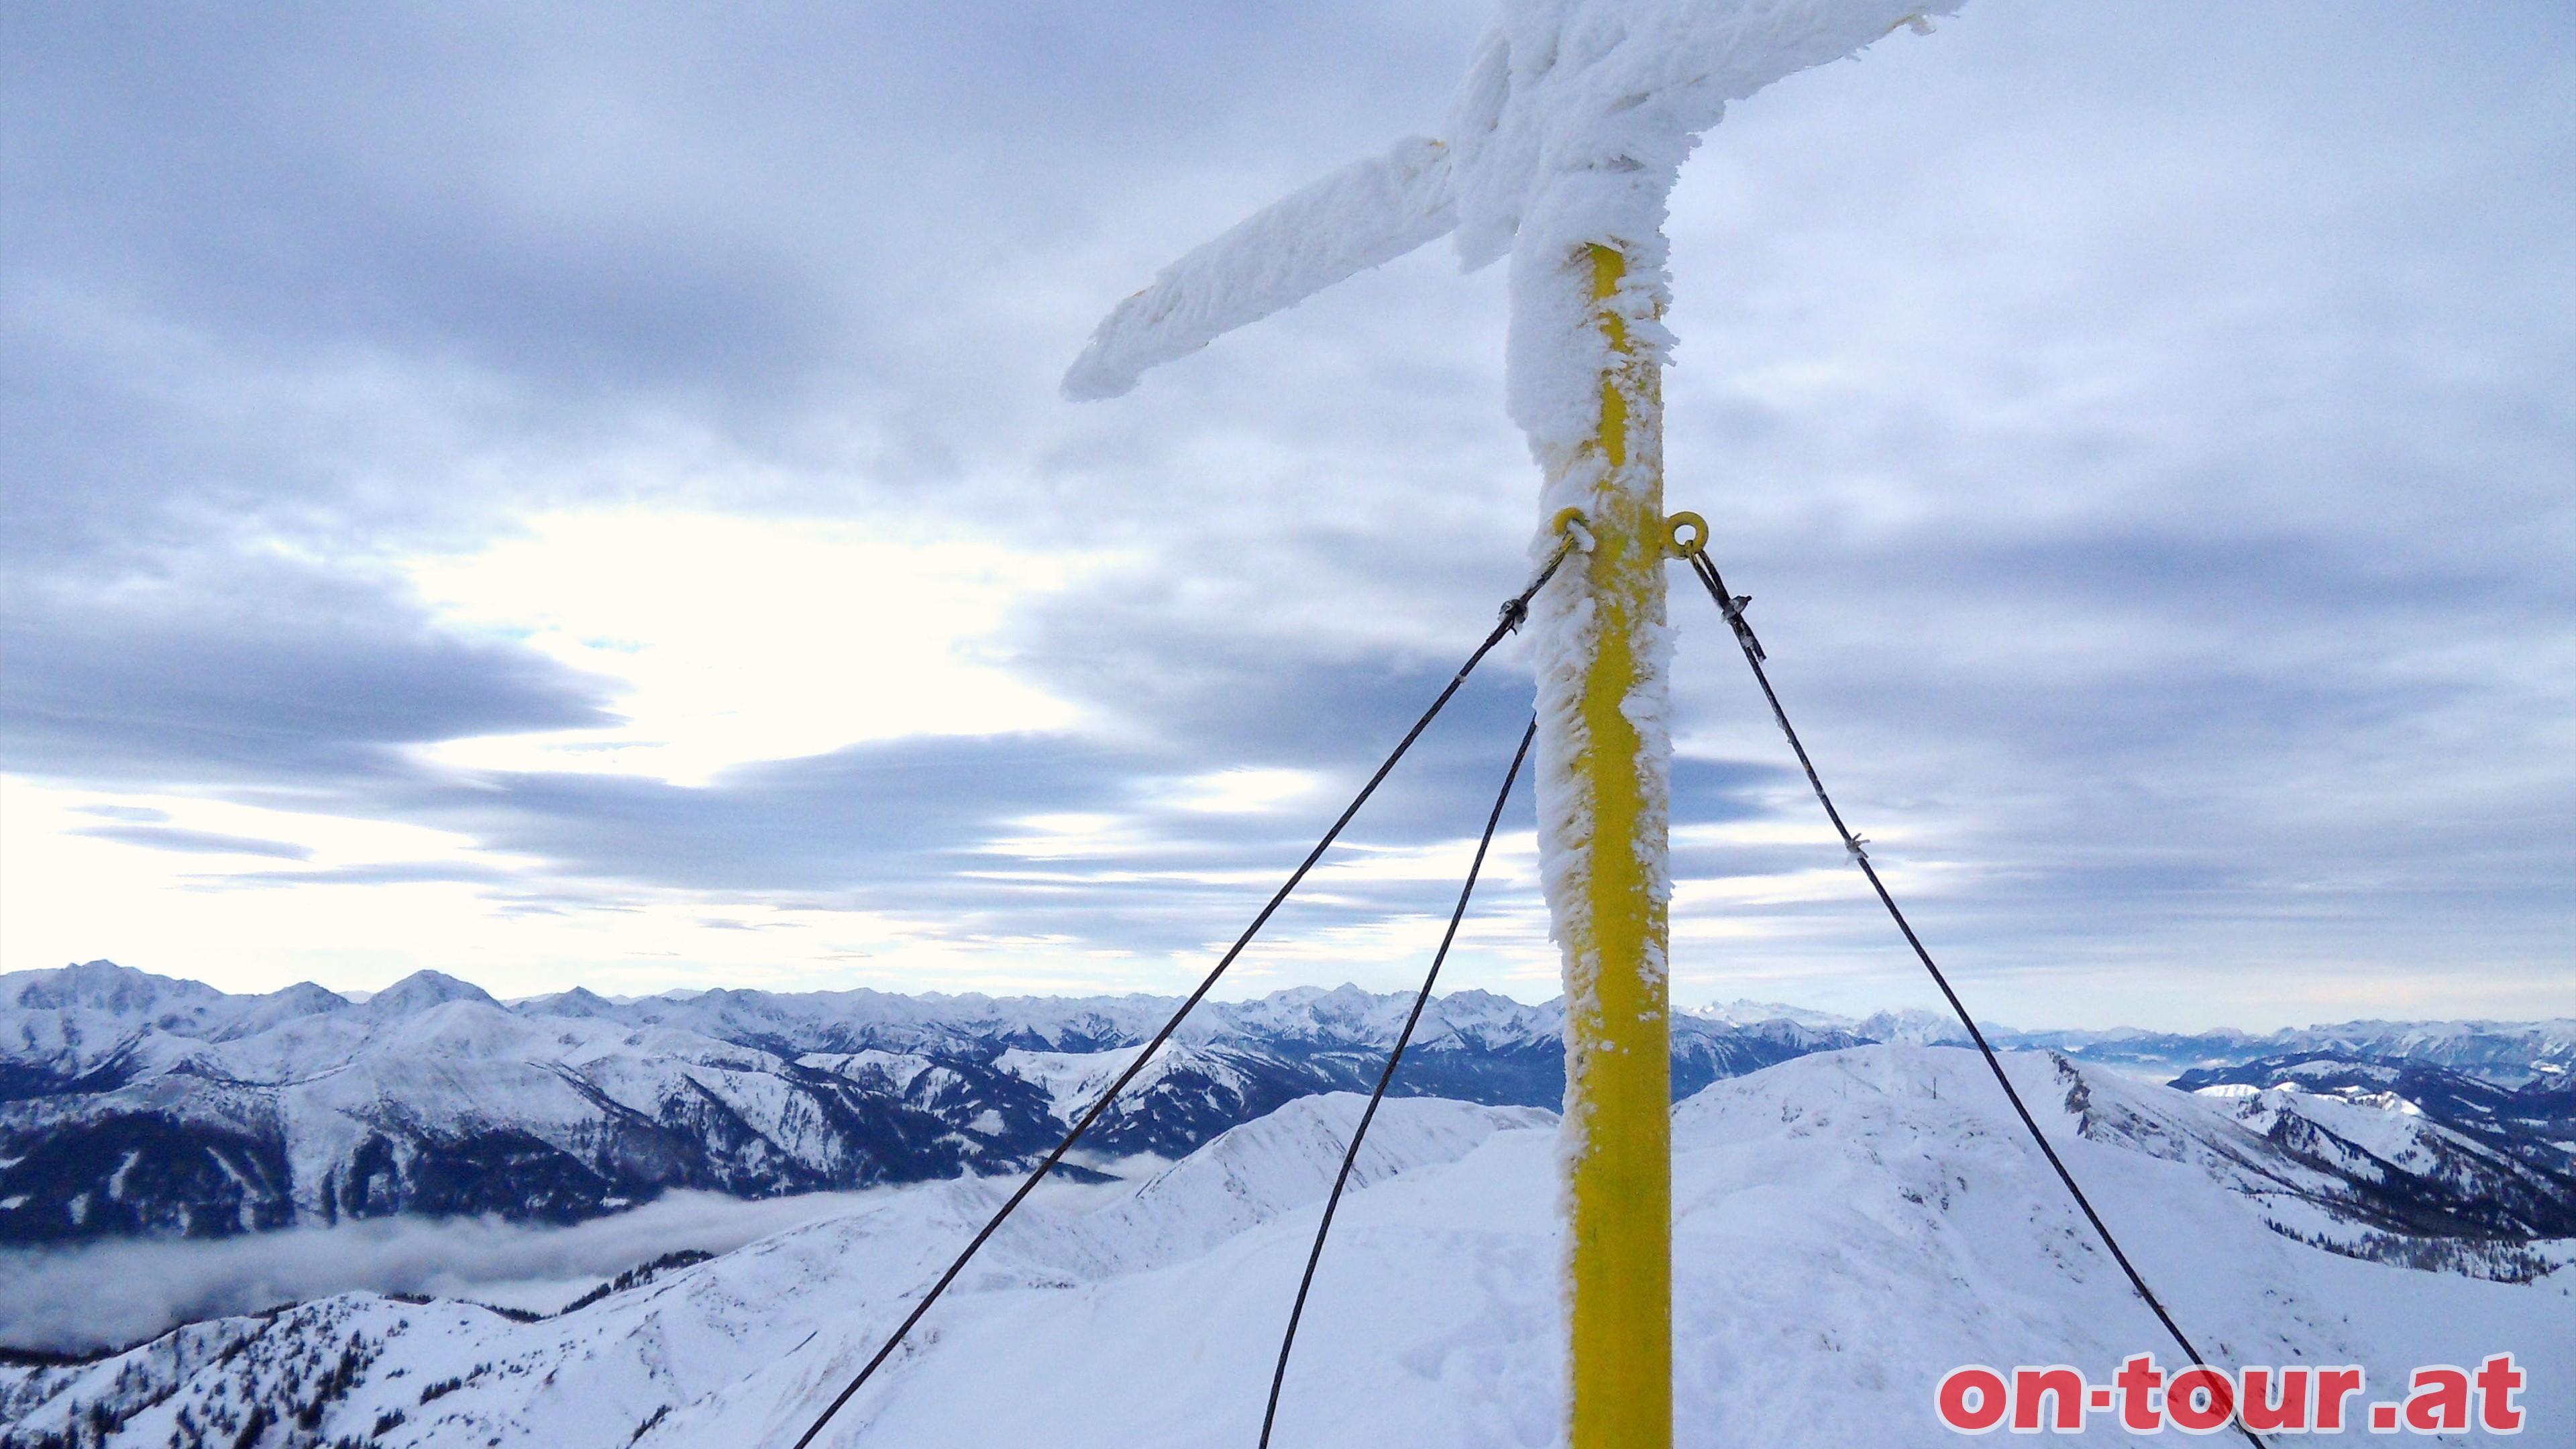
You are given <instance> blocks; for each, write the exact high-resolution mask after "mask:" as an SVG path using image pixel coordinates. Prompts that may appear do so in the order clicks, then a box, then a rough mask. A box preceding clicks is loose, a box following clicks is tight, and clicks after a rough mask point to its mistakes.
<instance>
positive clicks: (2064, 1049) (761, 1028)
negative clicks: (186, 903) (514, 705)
mask: <svg viewBox="0 0 2576 1449" xmlns="http://www.w3.org/2000/svg"><path fill="white" fill-rule="evenodd" d="M1176 1004H1177V1003H1176V1001H1175V1000H1173V999H1171V998H1165V997H1156V996H1142V995H1136V996H1118V997H1093V998H1037V997H1026V998H993V997H986V996H977V995H961V996H942V995H925V996H903V995H894V994H888V993H883V992H876V991H866V990H860V991H846V992H814V993H800V994H781V993H770V992H760V991H708V992H702V993H687V994H680V993H675V994H672V995H666V996H656V997H647V998H643V999H640V1000H629V1001H611V1000H609V999H607V998H604V997H600V996H596V995H593V994H591V993H589V992H586V991H571V992H566V993H563V994H560V995H555V996H546V997H538V998H534V999H530V1000H523V1001H516V1002H511V1003H506V1004H505V1003H503V1002H500V1001H498V1000H495V999H494V998H493V997H492V996H490V995H489V994H487V993H486V992H484V991H483V990H482V989H480V988H478V987H475V986H473V985H470V984H468V983H466V982H463V981H459V980H457V979H455V978H453V977H449V976H442V975H439V974H437V973H435V972H422V973H420V974H418V975H415V976H412V977H410V978H408V979H406V980H404V981H403V982H401V983H399V984H397V985H396V986H394V987H392V988H389V989H388V990H385V991H382V992H378V993H375V994H374V995H372V996H370V997H367V998H366V999H364V1000H363V1001H352V1000H350V999H349V998H347V997H343V996H340V995H337V994H335V993H333V992H330V991H327V990H324V989H323V988H321V987H319V986H314V985H311V984H309V983H308V984H303V985H298V986H293V987H289V988H287V989H285V990H283V991H278V992H273V993H270V994H268V995H264V996H235V995H229V994H227V993H224V992H221V991H218V990H216V989H215V988H213V987H210V986H207V985H204V984H202V983H199V982H194V981H183V980H175V979H172V978H169V977H162V976H155V975H151V974H148V973H145V972H141V971H135V970H132V969H129V968H126V967H122V966H118V965H115V964H114V963H112V962H106V961H92V962H89V963H86V964H84V965H78V966H70V967H65V968H63V969H61V970H57V971H39V972H22V973H16V974H12V975H7V976H0V1243H20V1244H31V1243H48V1242H65V1241H74V1240H82V1239H94V1238H102V1237H113V1236H126V1235H136V1234H156V1235H177V1236H188V1237H220V1236H227V1235H231V1234H237V1233H242V1232H253V1231H259V1230H263V1229H268V1228H276V1227H284V1226H288V1225H292V1224H299V1223H304V1224H309V1223H330V1222H337V1221H343V1220H347V1219H353V1218H370V1217H382V1216H386V1215H390V1214H395V1213H429V1214H482V1213H489V1214H497V1215H499V1216H502V1217H504V1218H509V1219H514V1220H534V1221H551V1222H571V1221H577V1220H580V1219H583V1218H588V1217H595V1216H598V1215H601V1214H605V1213H611V1212H615V1211H617V1210H619V1209H620V1208H623V1207H626V1206H629V1205H631V1204H633V1203H636V1202H639V1201H642V1200H645V1199H648V1198H650V1197H653V1196H655V1195H657V1194H659V1193H661V1192H663V1191H665V1190H668V1189H671V1188H678V1187H689V1188H703V1189H712V1190H716V1191H721V1192H726V1193H731V1194H734V1195H737V1196H745V1197H765V1196H772V1195H776V1194H782V1193H792V1192H801V1191H809V1190H814V1189H819V1188H846V1187H858V1186H868V1185H874V1184H882V1183H896V1182H912V1181H923V1180H929V1179H937V1178H948V1177H955V1176H958V1175H960V1174H961V1173H968V1174H987V1173H993V1172H999V1171H1007V1170H1011V1169H1014V1168H1018V1167H1022V1166H1024V1165H1026V1164H1027V1163H1029V1162H1030V1161H1032V1160H1033V1159H1034V1156H1035V1155H1036V1154H1038V1153H1041V1152H1043V1151H1044V1150H1045V1149H1046V1148H1048V1147H1049V1146H1051V1145H1052V1144H1053V1143H1054V1142H1055V1141H1056V1139H1057V1138H1058V1137H1059V1136H1061V1134H1062V1133H1063V1131H1064V1129H1065V1127H1066V1125H1067V1124H1068V1123H1069V1121H1070V1120H1071V1118H1072V1117H1073V1116H1074V1115H1076V1114H1077V1113H1079V1112H1080V1111H1081V1110H1082V1108H1083V1107H1085V1106H1087V1105H1088V1104H1089V1102H1090V1101H1092V1100H1093V1099H1094V1098H1095V1097H1096V1096H1097V1094H1098V1093H1099V1091H1100V1090H1101V1089H1102V1088H1103V1087H1105V1086H1106V1084H1107V1083H1108V1082H1109V1080H1110V1079H1111V1078H1113V1077H1114V1076H1115V1075H1116V1074H1117V1073H1118V1072H1119V1071H1121V1070H1123V1069H1124V1068H1125V1067H1126V1065H1127V1064H1128V1063H1129V1062H1131V1061H1132V1060H1133V1059H1134V1054H1135V1052H1136V1051H1137V1050H1138V1049H1139V1048H1140V1046H1141V1043H1143V1042H1144V1041H1145V1040H1146V1039H1148V1038H1149V1037H1150V1036H1151V1034H1152V1032H1153V1030H1154V1029H1155V1028H1156V1027H1158V1026H1159V1025H1160V1024H1161V1022H1162V1021H1163V1019H1164V1018H1165V1017H1166V1016H1168V1014H1169V1013H1170V1011H1171V1010H1172V1008H1173V1007H1174V1006H1175V1005H1176ZM1409 1005H1410V998H1409V997H1407V996H1403V995H1397V994H1389V995H1377V994H1373V993H1370V992H1365V991H1361V990H1359V989H1358V988H1356V987H1349V986H1345V987H1342V988H1340V989H1338V990H1332V991H1325V990H1318V989H1313V988H1300V989H1297V990H1292V991H1283V992H1279V993H1277V994H1275V995H1272V996H1268V997H1264V998H1261V999H1259V1000H1256V1001H1248V1002H1210V1003H1207V1004H1205V1005H1203V1006H1202V1007H1201V1008H1200V1009H1199V1011H1198V1012H1197V1013H1196V1014H1195V1015H1194V1016H1193V1018H1192V1020H1191V1022H1190V1023H1189V1024H1188V1026H1186V1027H1185V1028H1184V1030H1183V1031H1182V1033H1181V1034H1180V1036H1179V1037H1178V1038H1176V1039H1175V1041H1174V1042H1173V1043H1172V1044H1171V1045H1170V1046H1168V1047H1167V1048H1166V1049H1165V1050H1164V1052H1163V1053H1162V1054H1161V1056H1160V1057H1159V1058H1158V1059H1157V1060H1156V1061H1155V1062H1153V1063H1152V1064H1150V1065H1149V1066H1148V1067H1147V1069H1146V1071H1145V1072H1144V1073H1143V1074H1142V1075H1140V1076H1139V1078H1138V1079H1137V1082H1136V1084H1135V1086H1134V1087H1133V1088H1131V1090H1130V1092H1129V1094H1128V1095H1127V1096H1126V1097H1124V1098H1122V1100H1121V1101H1120V1103H1119V1104H1118V1105H1117V1107H1116V1108H1115V1109H1113V1111H1112V1112H1111V1113H1110V1115H1108V1116H1107V1117H1106V1118H1104V1119H1103V1121H1102V1122H1101V1124H1100V1125H1099V1126H1098V1127H1097V1128H1096V1129H1095V1130H1094V1132H1093V1133H1092V1135H1091V1136H1090V1137H1089V1138H1087V1139H1086V1144H1085V1145H1086V1149H1087V1150H1088V1151H1089V1152H1090V1153H1091V1154H1093V1160H1095V1161H1097V1160H1098V1159H1099V1158H1101V1157H1118V1156H1126V1155H1131V1154H1136V1153H1151V1154H1156V1155H1160V1156H1164V1157H1175V1158H1176V1157H1180V1156H1183V1155H1186V1154H1187V1153H1189V1152H1191V1151H1193V1150H1195V1149H1196V1148H1198V1147H1200V1146H1201V1145H1203V1144H1205V1143H1207V1142H1208V1141H1210V1140H1212V1139H1213V1138H1215V1137H1216V1136H1218V1135H1219V1134H1221V1133H1223V1132H1224V1131H1226V1130H1227V1129H1229V1128H1232V1127H1235V1126H1238V1125H1241V1124H1243V1123H1246V1122H1249V1121H1252V1120H1254V1119H1256V1118H1259V1117H1262V1116H1265V1115H1267V1114H1269V1113H1270V1112H1272V1111H1274V1110H1276V1109H1277V1108H1279V1107H1280V1106H1282V1105H1284V1104H1286V1103H1288V1102H1291V1101H1294V1100H1296V1099H1298V1098H1301V1097H1307V1096H1312V1095H1314V1094H1316V1093H1321V1092H1329V1091H1349V1090H1361V1091H1364V1090H1366V1089H1367V1087H1368V1086H1369V1085H1370V1084H1371V1083H1372V1082H1373V1081H1374V1079H1375V1076H1376V1073H1377V1071H1378V1068H1379V1066H1380V1064H1381V1063H1382V1062H1383V1060H1384V1054H1385V1052H1386V1050H1387V1047H1388V1046H1389V1045H1390V1044H1391V1043H1392V1041H1393V1039H1394V1036H1395V1033H1396V1031H1397V1030H1398V1029H1399V1027H1400V1026H1401V1024H1402V1021H1403V1018H1404V1013H1405V1011H1406V1009H1407V1007H1408V1006H1409ZM1563 1025H1564V1015H1563V1010H1562V1008H1561V1006H1560V1005H1558V1004H1556V1003H1549V1004H1547V1005H1542V1006H1527V1005H1523V1004H1521V1003H1518V1002H1515V1001H1511V1000H1509V999H1506V998H1503V997H1499V996H1493V995H1489V994H1487V993H1483V992H1475V991H1466V992H1458V993H1455V994H1453V995H1450V996H1446V997H1442V998H1440V999H1439V1000H1437V1001H1435V1002H1434V1003H1433V1004H1432V1006H1431V1007H1430V1009H1429V1011H1428V1012H1427V1013H1426V1015H1425V1017H1424V1020H1423V1024H1422V1027H1421V1030H1420V1031H1419V1032H1418V1034H1417V1036H1416V1038H1415V1042H1414V1046H1413V1048H1412V1050H1411V1051H1410V1052H1409V1053H1408V1054H1407V1056H1406V1060H1405V1066H1404V1069H1403V1071H1402V1073H1401V1074H1400V1076H1399V1077H1398V1079H1397V1086H1396V1091H1397V1092H1398V1093H1399V1094H1402V1095H1409V1096H1427V1097H1447V1098H1454V1099H1459V1100H1464V1101H1469V1102H1476V1103H1482V1104H1486V1105H1489V1106H1525V1107H1545V1108H1550V1109H1553V1108H1554V1107H1556V1106H1557V1105H1558V1103H1559V1101H1560V1099H1561V1097H1562V1095H1563V1091H1564V1064H1563V1053H1562V1046H1561V1033H1562V1030H1563ZM1988 1031H1989V1034H1990V1035H1991V1036H1992V1037H1993V1038H1994V1039H1995V1042H1996V1045H1998V1046H1999V1047H2005V1048H2008V1049H2015V1050H2030V1049H2046V1050H2050V1051H2054V1052H2057V1053H2060V1054H2062V1055H2064V1056H2066V1057H2068V1058H2071V1059H2073V1060H2075V1061H2078V1062H2081V1063H2086V1064H2090V1065H2095V1066H2103V1067H2109V1068H2111V1069H2114V1070H2117V1071H2121V1072H2125V1073H2128V1074H2131V1075H2141V1074H2149V1075H2158V1076H2161V1075H2166V1074H2181V1080H2180V1082H2179V1083H2178V1084H2179V1085H2184V1086H2186V1087H2187V1088H2204V1087H2205V1088H2211V1089H2213V1090H2214V1093H2215V1094H2234V1095H2241V1096H2245V1097H2247V1098H2249V1102H2248V1103H2247V1104H2242V1105H2243V1106H2244V1109H2245V1110H2247V1111H2249V1112H2259V1113H2268V1114H2269V1115H2268V1116H2265V1117H2264V1118H2263V1120H2262V1124H2261V1126H2260V1127H2259V1129H2258V1130H2261V1131H2263V1132H2266V1133H2267V1134H2270V1135H2272V1136H2273V1137H2274V1139H2275V1140H2276V1141H2277V1142H2278V1143H2279V1144H2280V1145H2281V1146H2282V1147H2283V1150H2285V1151H2291V1152H2293V1153H2294V1154H2304V1155H2305V1158H2307V1159H2313V1160H2314V1161H2316V1162H2318V1163H2326V1162H2330V1161H2331V1162H2337V1163H2341V1164H2342V1166H2341V1167H2338V1168H2336V1169H2335V1173H2336V1177H2337V1180H2338V1181H2344V1182H2346V1183H2347V1186H2348V1185H2349V1182H2351V1181H2361V1180H2365V1179H2368V1178H2369V1177H2370V1172H2369V1171H2365V1172H2363V1173H2362V1174H2361V1176H2360V1177H2359V1178H2355V1177H2353V1175H2352V1173H2351V1172H2350V1171H2348V1170H2346V1169H2349V1168H2351V1166H2352V1164H2353V1163H2355V1162H2357V1161H2359V1158H2356V1157H2354V1156H2352V1154H2353V1153H2359V1154H2360V1155H2361V1156H2362V1157H2368V1158H2370V1160H2371V1161H2373V1162H2381V1163H2383V1164H2384V1165H2385V1166H2386V1168H2387V1171H2386V1172H2382V1173H2381V1176H2382V1177H2387V1176H2388V1174H2389V1173H2393V1174H2394V1178H2391V1179H2390V1181H2389V1182H2387V1183H2383V1184H2382V1185H2381V1187H2380V1188H2375V1189H2370V1190H2360V1189H2354V1190H2352V1191H2349V1192H2346V1191H2344V1189H2340V1188H2339V1189H2335V1190H2334V1191H2337V1192H2343V1193H2344V1197H2343V1199H2339V1201H2342V1203H2343V1208H2344V1210H2345V1216H2346V1217H2348V1218H2350V1219H2351V1220H2353V1221H2364V1222H2369V1223H2373V1224H2376V1227H2375V1228H2374V1230H2386V1231H2391V1232H2399V1231H2402V1232H2407V1233H2412V1234H2415V1235H2417V1236H2424V1235H2427V1234H2429V1235H2431V1236H2434V1237H2465V1238H2498V1239H2503V1240H2524V1239H2529V1238H2533V1237H2548V1236H2565V1235H2569V1234H2576V1177H2570V1176H2569V1173H2570V1169H2571V1164H2576V1086H2571V1080H2576V1079H2571V1073H2570V1068H2571V1066H2576V1022H2568V1021H2557V1022H2544V1023H2500V1022H2362V1023H2350V1024H2347V1025H2343V1026H2335V1027H2312V1028H2308V1029H2306V1030H2304V1031H2288V1032H2276V1033H2272V1034H2270V1035H2268V1036H2252V1035H2247V1034H2244V1033H2237V1032H2217V1033H2208V1034H2201V1035H2171V1034H2157V1033H2148V1032H2139V1031H2125V1030H2123V1031H2107V1032H2099V1031H2096V1032H2022V1031H2013V1030H2009V1029H2003V1028H1994V1027H1989V1028H1988ZM1673 1037H1674V1073H1673V1075H1674V1093H1675V1096H1676V1098H1680V1097H1687V1096H1689V1095H1691V1094H1693V1093H1696V1092H1698V1091H1699V1090H1700V1089H1702V1088H1704V1087H1706V1086H1708V1085H1709V1084H1710V1083H1711V1082H1714V1081H1718V1080H1721V1079H1725V1078H1732V1077H1738V1076H1742V1075H1744V1074H1746V1073H1748V1072H1752V1071H1755V1070H1758V1069H1760V1068H1763V1067H1767V1066H1771V1065H1774V1064H1777V1063H1781V1062H1785V1061H1788V1060H1791V1059H1793V1058H1797V1057H1802V1056H1807V1055H1810V1054H1813V1053H1818V1052H1828V1051H1839V1050H1845V1049H1849V1048H1853V1047H1857V1046H1862V1045H1865V1044H1868V1043H1872V1042H1895V1043H1902V1044H1939V1043H1944V1042H1949V1041H1955V1040H1959V1039H1963V1034H1962V1033H1960V1032H1959V1030H1958V1027H1957V1024H1956V1023H1955V1022H1949V1021H1946V1020H1944V1019H1942V1018H1937V1017H1934V1016H1932V1015H1931V1014H1929V1013H1921V1012H1909V1013H1902V1014H1882V1015H1879V1016H1873V1017H1868V1018H1862V1019H1850V1018H1842V1017H1833V1016H1827V1015H1824V1014H1821V1013H1813V1012H1802V1011H1798V1010H1795V1009H1793V1008H1787V1007H1773V1006H1765V1005H1759V1004H1755V1003H1744V1002H1739V1003H1736V1004H1734V1005H1732V1006H1728V1007H1721V1008H1714V1009H1708V1010H1702V1011H1690V1012H1681V1013H1676V1016H1675V1019H1674V1032H1673ZM2265 1104H2270V1105H2268V1106H2267V1105H2265ZM2284 1104H2287V1105H2284ZM2351 1113H2360V1114H2362V1115H2361V1116H2357V1117H2349V1114H2351ZM2338 1114H2345V1115H2338ZM2347 1118H2348V1120H2347ZM2248 1120H2249V1122H2250V1121H2252V1120H2253V1118H2251V1117H2249V1118H2248ZM2365 1129H2367V1130H2365ZM2320 1132H2322V1133H2324V1134H2325V1137H2327V1138H2332V1139H2333V1142H2327V1141H2326V1140H2324V1138H2318V1137H2316V1135H2315V1134H2317V1133H2320ZM2391 1132H2394V1133H2396V1136H2397V1137H2400V1138H2403V1139H2404V1140H2403V1141H2402V1142H2399V1141H2396V1140H2395V1139H2394V1138H2391V1137H2390V1135H2389V1134H2390V1133H2391ZM2373 1133H2377V1134H2378V1135H2377V1136H2373V1135H2372V1134H2373ZM2293 1138H2298V1139H2300V1140H2298V1141H2292V1140H2291V1139H2293ZM2336 1144H2342V1145H2340V1146H2338V1145H2336ZM2346 1148H2349V1149H2350V1151H2346ZM2408 1152H2413V1153H2415V1154H2417V1157H2419V1158H2420V1159H2421V1161H2420V1162H2416V1163H2415V1164H2414V1165H2412V1166H2410V1165H2408V1162H2409V1161H2411V1160H2410V1159H2405V1154H2406V1153H2408ZM2388 1153H2394V1154H2396V1156H2395V1157H2393V1158H2392V1157H2385V1156H2384V1154H2388ZM2377 1170H2378V1169H2371V1171H2377ZM2400 1179H2402V1181H2400ZM2419 1179H2421V1181H2419ZM2383 1189H2384V1190H2383ZM2374 1193H2376V1196H2374V1195H2373V1194H2374ZM2481 1204H2485V1206H2480V1205H2481ZM2481 1213H2483V1214H2485V1216H2480V1214H2481ZM2374 1215H2375V1216H2374Z"/></svg>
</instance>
